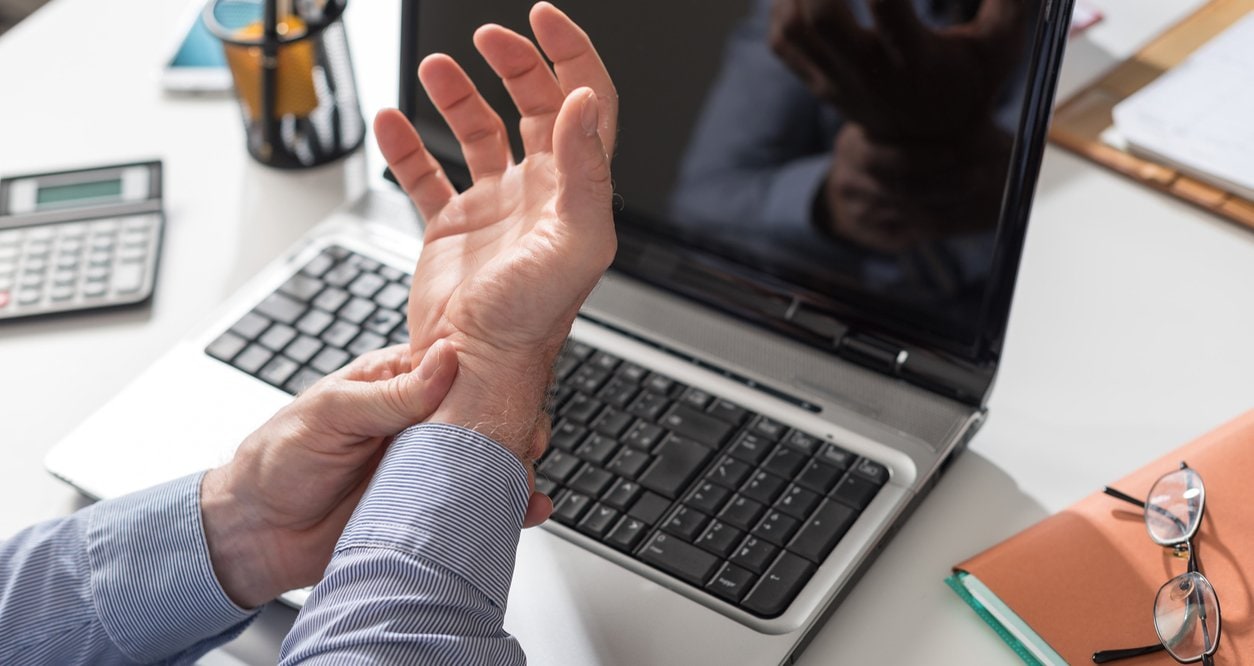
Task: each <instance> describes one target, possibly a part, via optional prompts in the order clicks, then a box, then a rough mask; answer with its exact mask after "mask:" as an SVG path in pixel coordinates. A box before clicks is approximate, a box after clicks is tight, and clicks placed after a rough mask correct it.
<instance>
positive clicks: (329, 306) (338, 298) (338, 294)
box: [313, 287, 350, 312]
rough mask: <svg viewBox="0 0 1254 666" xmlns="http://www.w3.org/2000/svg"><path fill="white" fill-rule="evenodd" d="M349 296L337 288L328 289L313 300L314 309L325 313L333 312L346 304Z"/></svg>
mask: <svg viewBox="0 0 1254 666" xmlns="http://www.w3.org/2000/svg"><path fill="white" fill-rule="evenodd" d="M349 298H350V296H349V295H348V292H347V291H344V290H343V289H340V288H338V287H329V288H327V290H326V291H324V292H322V293H321V294H318V297H317V298H315V299H314V302H313V304H314V307H316V308H320V309H322V310H326V311H327V312H335V311H336V310H339V309H340V308H341V307H343V306H344V304H345V303H347V302H348V299H349Z"/></svg>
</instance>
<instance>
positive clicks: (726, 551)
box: [697, 520, 745, 557]
mask: <svg viewBox="0 0 1254 666" xmlns="http://www.w3.org/2000/svg"><path fill="white" fill-rule="evenodd" d="M744 535H745V533H744V532H741V531H740V530H738V529H736V528H734V527H732V526H731V525H727V524H725V523H721V522H719V521H717V520H716V521H714V522H712V523H710V526H709V527H708V528H707V529H706V530H705V533H704V534H702V535H701V538H700V539H697V545H698V546H701V547H702V548H704V549H706V550H708V551H710V552H711V553H714V554H715V555H718V556H719V557H727V556H728V555H730V554H731V552H732V551H733V550H735V549H736V544H738V543H740V539H741V538H742V537H743V536H744Z"/></svg>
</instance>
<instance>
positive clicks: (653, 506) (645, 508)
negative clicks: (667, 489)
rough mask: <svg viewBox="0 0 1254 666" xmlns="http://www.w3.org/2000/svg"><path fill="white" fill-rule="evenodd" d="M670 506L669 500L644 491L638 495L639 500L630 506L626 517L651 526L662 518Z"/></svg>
mask: <svg viewBox="0 0 1254 666" xmlns="http://www.w3.org/2000/svg"><path fill="white" fill-rule="evenodd" d="M670 505H671V502H670V500H668V499H666V498H665V497H662V496H661V495H655V494H653V493H651V492H649V491H647V490H646V491H644V492H643V493H642V494H641V495H640V498H639V499H637V500H636V503H635V504H632V505H631V509H630V510H628V511H627V515H629V516H632V517H635V518H639V519H640V520H643V521H644V522H646V523H648V524H650V525H652V524H654V523H656V522H657V521H658V520H659V519H660V518H661V517H662V514H663V513H666V509H667V508H669V507H670Z"/></svg>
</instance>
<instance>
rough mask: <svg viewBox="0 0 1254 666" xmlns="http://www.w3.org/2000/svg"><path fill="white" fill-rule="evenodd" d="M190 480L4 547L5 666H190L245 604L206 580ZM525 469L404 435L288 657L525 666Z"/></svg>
mask: <svg viewBox="0 0 1254 666" xmlns="http://www.w3.org/2000/svg"><path fill="white" fill-rule="evenodd" d="M200 478H201V475H200V474H197V475H193V476H189V477H185V478H183V479H179V480H177V481H173V482H170V483H167V484H164V485H161V486H158V487H156V488H152V489H150V490H146V491H142V492H139V493H135V494H133V495H128V496H126V497H122V498H118V499H115V500H110V501H106V502H100V503H98V504H96V505H94V506H92V507H89V508H87V509H84V510H82V511H80V512H78V513H75V514H73V515H71V516H67V517H66V518H62V519H60V520H54V521H50V522H47V523H43V524H41V525H37V526H35V527H32V528H29V529H27V530H25V531H23V532H20V533H19V534H17V535H16V536H14V537H13V538H12V539H10V540H8V541H6V542H2V543H0V664H6V665H7V664H113V663H135V662H155V663H189V662H191V661H194V660H195V659H196V658H198V657H199V656H201V655H202V654H204V653H205V652H207V651H209V650H210V649H212V648H213V647H216V646H217V645H220V644H222V643H224V642H226V641H228V640H230V639H232V638H234V637H235V636H236V635H238V634H239V632H241V631H243V630H244V628H245V627H246V626H247V625H248V623H249V622H250V621H251V618H252V617H253V615H254V614H253V613H251V612H249V611H246V610H243V609H241V608H238V607H237V606H235V605H234V604H233V603H231V601H230V599H229V598H228V597H227V596H226V594H225V593H224V592H223V591H222V588H221V587H220V586H219V584H218V582H217V578H216V577H215V576H214V574H213V570H212V568H211V566H210V562H209V555H208V550H207V547H206V545H205V537H204V529H203V526H202V525H201V522H200V518H201V516H200ZM526 483H527V482H526V472H525V470H524V469H523V467H522V465H521V464H520V463H519V461H518V460H517V459H516V458H515V457H514V456H513V455H512V454H510V453H509V452H507V451H506V450H505V449H504V448H502V447H501V446H500V445H499V444H497V443H495V442H493V441H492V440H490V439H488V438H486V437H483V436H482V435H479V434H477V433H474V432H472V431H469V430H464V429H461V428H456V427H453V426H445V425H422V426H415V427H413V428H410V429H409V430H407V431H405V432H404V433H402V435H401V436H399V437H398V438H397V439H396V441H395V442H394V443H393V444H392V446H391V448H390V449H389V451H388V453H387V455H386V456H385V457H384V460H383V462H382V464H381V465H380V468H379V472H378V473H377V475H376V477H375V480H374V482H373V483H372V485H371V487H370V489H369V490H368V491H367V493H366V495H365V497H364V498H363V499H362V502H361V504H360V506H358V508H357V511H356V513H354V514H353V518H352V520H351V521H350V522H349V525H348V528H347V529H346V530H345V532H344V535H343V536H342V537H341V539H340V542H339V544H338V545H337V547H336V552H335V555H334V557H333V558H332V560H331V564H330V566H329V567H328V568H327V572H326V578H325V579H324V580H323V581H322V582H321V583H320V584H319V585H318V586H317V587H316V588H314V591H313V594H312V595H311V596H310V598H309V601H308V602H307V604H306V606H305V610H304V611H303V612H302V613H301V615H300V617H299V618H298V619H297V621H296V625H295V626H294V627H293V628H292V633H291V634H290V635H289V636H288V638H287V640H286V641H285V642H284V645H283V663H284V664H295V663H337V664H338V663H421V664H444V663H457V664H510V663H514V664H521V663H524V662H525V657H524V656H523V653H522V649H521V648H520V647H519V645H518V643H517V641H515V640H514V639H513V638H512V637H511V636H509V635H508V634H507V633H505V631H504V629H503V626H502V625H503V622H504V614H505V603H506V598H507V596H508V593H509V583H510V579H511V577H512V572H513V566H514V555H515V550H516V548H517V544H518V533H519V529H520V528H521V526H522V516H523V513H524V511H525V508H526V503H527V496H528V493H527V485H526Z"/></svg>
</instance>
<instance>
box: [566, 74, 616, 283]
mask: <svg viewBox="0 0 1254 666" xmlns="http://www.w3.org/2000/svg"><path fill="white" fill-rule="evenodd" d="M600 108H601V107H600V105H598V104H597V96H596V94H595V93H593V92H592V90H590V89H588V88H580V89H578V90H576V91H574V92H572V93H571V94H569V95H567V96H566V102H565V103H564V104H562V110H561V111H560V112H559V113H558V114H557V123H556V125H555V126H554V129H553V155H554V162H555V164H556V166H557V176H558V179H557V214H558V217H559V218H560V219H561V220H563V221H565V222H568V223H570V224H572V225H577V230H576V233H575V234H574V235H575V238H576V239H577V242H578V244H579V247H578V250H577V252H578V255H579V256H580V257H581V258H588V259H593V260H595V261H597V262H603V263H604V264H605V266H608V265H609V262H610V260H612V259H613V257H614V247H615V237H614V216H613V212H612V211H611V199H612V197H613V194H614V188H613V185H612V183H611V182H610V163H609V157H608V156H607V155H606V153H605V147H604V145H603V144H602V143H601V137H600V134H599V133H598V127H600V126H601V124H600V123H599V121H598V117H599V114H600ZM605 266H602V267H601V269H602V270H604V268H605Z"/></svg>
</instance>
